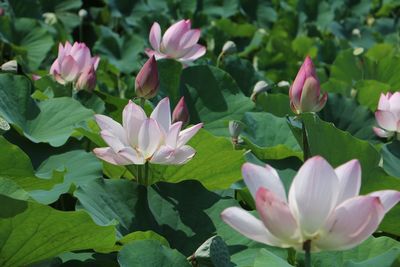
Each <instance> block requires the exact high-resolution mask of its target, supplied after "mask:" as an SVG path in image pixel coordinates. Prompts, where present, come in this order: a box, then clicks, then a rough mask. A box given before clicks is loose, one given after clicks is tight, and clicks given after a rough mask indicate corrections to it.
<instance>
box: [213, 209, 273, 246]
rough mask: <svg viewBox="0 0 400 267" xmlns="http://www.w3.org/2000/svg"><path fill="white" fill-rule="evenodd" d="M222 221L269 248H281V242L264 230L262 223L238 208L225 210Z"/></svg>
mask: <svg viewBox="0 0 400 267" xmlns="http://www.w3.org/2000/svg"><path fill="white" fill-rule="evenodd" d="M221 218H222V220H223V221H224V222H225V223H227V224H228V225H229V226H231V227H232V228H233V229H235V230H236V231H238V232H239V233H241V234H242V235H244V236H246V237H247V238H250V239H252V240H254V241H257V242H260V243H264V244H267V245H270V246H279V247H281V242H280V241H279V240H278V239H277V238H276V237H274V236H273V235H272V234H271V233H270V232H268V230H267V229H266V228H265V226H264V224H263V223H262V221H260V220H259V219H257V218H255V217H254V216H253V215H251V214H250V213H249V212H248V211H245V210H243V209H241V208H238V207H231V208H227V209H225V210H224V211H223V212H222V213H221Z"/></svg>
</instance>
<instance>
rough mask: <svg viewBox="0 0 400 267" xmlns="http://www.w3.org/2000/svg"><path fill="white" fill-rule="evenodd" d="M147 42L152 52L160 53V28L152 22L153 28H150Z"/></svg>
mask: <svg viewBox="0 0 400 267" xmlns="http://www.w3.org/2000/svg"><path fill="white" fill-rule="evenodd" d="M149 41H150V44H151V47H152V48H153V49H154V50H156V51H160V43H161V28H160V24H158V23H157V22H154V23H153V26H151V29H150V34H149Z"/></svg>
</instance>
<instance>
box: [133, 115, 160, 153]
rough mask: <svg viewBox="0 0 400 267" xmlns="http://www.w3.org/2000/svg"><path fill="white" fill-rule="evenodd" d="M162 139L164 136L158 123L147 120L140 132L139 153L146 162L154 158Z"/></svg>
mask: <svg viewBox="0 0 400 267" xmlns="http://www.w3.org/2000/svg"><path fill="white" fill-rule="evenodd" d="M162 139H163V134H162V133H161V130H160V127H159V126H158V124H157V122H156V121H155V120H153V119H146V120H145V121H144V122H143V123H142V126H141V127H140V130H139V151H140V152H141V153H142V154H143V157H144V158H145V159H146V160H147V159H150V158H151V157H152V156H153V154H154V152H156V150H157V149H158V148H159V146H160V143H161V141H162Z"/></svg>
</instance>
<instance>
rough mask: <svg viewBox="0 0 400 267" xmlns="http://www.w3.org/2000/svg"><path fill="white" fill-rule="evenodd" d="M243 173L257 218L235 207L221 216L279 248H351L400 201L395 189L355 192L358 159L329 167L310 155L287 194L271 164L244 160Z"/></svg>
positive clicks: (324, 161) (247, 232)
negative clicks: (252, 198)
mask: <svg viewBox="0 0 400 267" xmlns="http://www.w3.org/2000/svg"><path fill="white" fill-rule="evenodd" d="M242 174H243V177H244V181H245V183H246V185H247V187H248V188H249V190H250V192H251V194H252V195H253V197H254V198H255V203H256V208H257V211H258V214H259V216H260V218H261V220H259V219H257V218H255V217H254V216H253V215H251V214H250V213H249V212H247V211H245V210H243V209H241V208H238V207H231V208H227V209H225V210H224V211H223V212H222V214H221V216H222V219H223V220H224V221H225V222H226V223H227V224H229V225H230V226H231V227H233V228H234V229H235V230H237V231H238V232H240V233H241V234H243V235H245V236H246V237H248V238H250V239H253V240H255V241H258V242H261V243H265V244H267V245H271V246H277V247H283V248H286V247H293V248H295V249H297V250H302V248H303V244H304V243H305V242H307V244H310V246H311V247H310V250H311V251H321V250H344V249H349V248H352V247H354V246H356V245H357V244H360V243H361V242H362V241H364V240H365V239H366V238H368V237H369V236H370V235H371V234H372V233H373V232H374V231H375V230H376V229H377V227H378V225H379V223H380V222H381V221H382V219H383V217H384V215H385V213H386V212H388V211H389V210H390V209H391V208H392V207H393V206H394V205H395V204H397V202H398V201H399V200H400V192H398V191H394V190H383V191H376V192H373V193H371V194H368V195H366V196H359V195H358V194H359V190H360V185H361V167H360V164H359V162H358V161H357V160H351V161H349V162H346V163H345V164H343V165H341V166H339V167H337V168H336V169H333V168H332V167H331V166H330V165H329V163H328V162H327V161H326V160H325V159H323V158H322V157H320V156H316V157H313V158H310V159H309V160H307V161H306V162H305V163H304V164H303V166H302V167H301V168H300V170H299V171H298V173H297V175H296V176H295V177H294V180H293V182H292V185H291V187H290V190H289V195H288V197H287V196H286V193H285V189H284V186H283V184H282V182H281V180H280V179H279V176H278V173H277V172H276V170H275V169H273V168H272V167H271V166H269V165H266V166H264V167H261V166H257V165H254V164H251V163H245V164H244V165H243V167H242Z"/></svg>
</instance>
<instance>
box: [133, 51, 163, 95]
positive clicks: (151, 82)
mask: <svg viewBox="0 0 400 267" xmlns="http://www.w3.org/2000/svg"><path fill="white" fill-rule="evenodd" d="M159 84H160V81H159V79H158V69H157V61H156V59H155V57H154V56H151V57H150V58H149V59H148V60H147V61H146V63H145V64H144V65H143V67H142V68H141V69H140V71H139V73H138V75H137V76H136V80H135V92H136V96H138V97H142V98H146V99H150V98H153V97H154V96H156V95H157V92H158V86H159Z"/></svg>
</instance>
